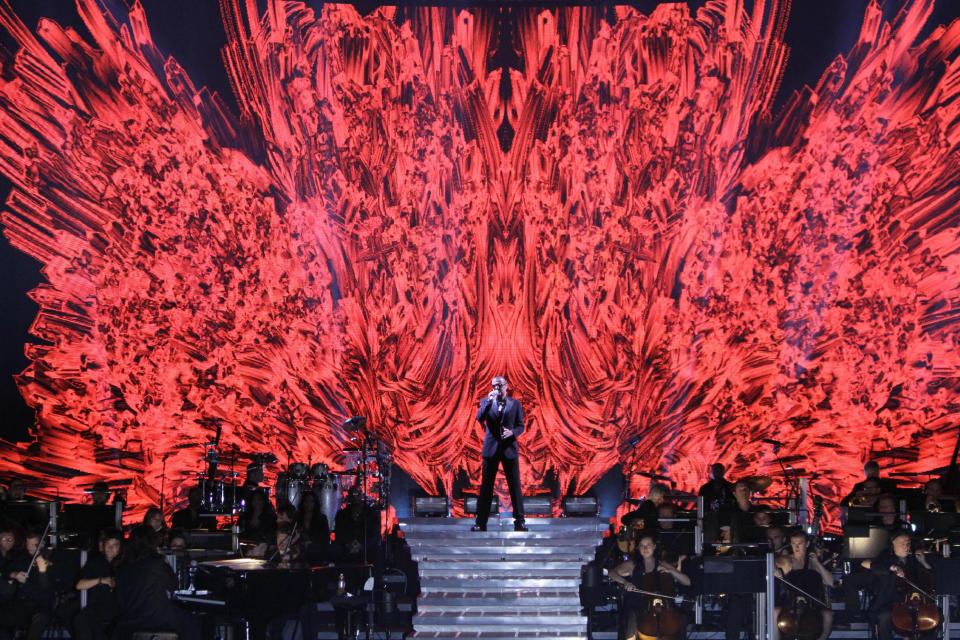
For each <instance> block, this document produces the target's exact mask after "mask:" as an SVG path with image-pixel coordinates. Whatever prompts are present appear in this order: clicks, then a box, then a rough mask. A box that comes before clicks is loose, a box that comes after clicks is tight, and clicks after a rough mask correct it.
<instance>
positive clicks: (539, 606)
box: [417, 598, 580, 616]
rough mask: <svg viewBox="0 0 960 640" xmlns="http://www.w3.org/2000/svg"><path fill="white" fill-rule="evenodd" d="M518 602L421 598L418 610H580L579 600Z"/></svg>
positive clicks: (520, 612)
mask: <svg viewBox="0 0 960 640" xmlns="http://www.w3.org/2000/svg"><path fill="white" fill-rule="evenodd" d="M514 602H515V603H516V604H510V603H509V602H507V601H498V602H490V603H488V604H471V605H464V604H463V603H462V602H454V601H447V602H439V603H436V604H433V603H429V602H424V601H423V600H421V601H420V602H418V603H417V611H418V612H419V613H427V612H429V613H456V612H460V613H477V612H480V613H483V614H485V615H486V614H490V613H497V612H502V613H505V614H506V615H510V616H518V615H537V614H538V613H565V614H570V613H571V612H572V611H573V612H576V611H579V610H580V603H579V602H572V603H571V602H566V601H564V600H560V602H557V603H555V604H549V603H546V602H542V601H539V600H535V599H531V598H527V599H523V598H517V599H515V600H514Z"/></svg>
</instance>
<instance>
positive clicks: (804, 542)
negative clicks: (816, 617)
mask: <svg viewBox="0 0 960 640" xmlns="http://www.w3.org/2000/svg"><path fill="white" fill-rule="evenodd" d="M778 567H780V568H781V571H782V573H783V575H782V578H783V579H784V581H785V582H787V583H789V584H790V585H793V586H795V587H799V588H800V589H802V591H797V590H795V589H791V588H790V587H789V586H787V587H786V588H784V589H782V590H780V592H781V594H782V597H781V599H780V600H779V604H778V606H777V607H775V608H774V615H773V621H771V623H772V624H771V629H773V638H774V640H778V639H779V637H780V634H779V629H778V627H777V625H776V624H775V622H776V620H777V618H778V617H779V616H780V612H781V611H782V610H783V609H784V608H785V607H788V606H789V604H788V603H792V602H793V600H794V599H796V598H803V600H804V602H805V606H807V607H810V608H812V609H815V610H817V611H818V612H819V613H820V616H821V619H822V624H823V631H822V633H821V634H820V637H819V639H818V640H826V639H827V637H829V636H830V630H831V629H832V628H833V611H832V610H831V609H829V608H827V607H824V606H823V605H821V604H819V603H817V602H815V601H813V600H811V599H810V598H809V597H807V595H812V596H813V597H814V598H816V599H817V600H820V602H822V603H824V604H829V600H828V596H827V594H828V593H829V591H828V589H830V588H832V587H833V574H832V573H830V572H829V571H827V569H826V568H825V567H824V566H823V565H822V564H821V563H820V560H819V559H818V558H817V555H816V554H815V553H813V552H812V551H810V540H809V538H807V535H806V534H805V533H804V532H803V531H794V532H793V533H791V534H790V552H789V554H787V555H784V556H782V561H780V563H779V564H778ZM804 592H805V593H804Z"/></svg>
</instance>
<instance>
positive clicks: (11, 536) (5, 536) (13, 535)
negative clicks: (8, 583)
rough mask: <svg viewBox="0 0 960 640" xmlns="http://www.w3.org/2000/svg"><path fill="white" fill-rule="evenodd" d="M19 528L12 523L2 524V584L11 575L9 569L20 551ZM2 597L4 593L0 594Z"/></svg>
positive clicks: (0, 530)
mask: <svg viewBox="0 0 960 640" xmlns="http://www.w3.org/2000/svg"><path fill="white" fill-rule="evenodd" d="M17 528H18V527H17V526H16V525H14V524H13V523H12V522H7V521H4V522H0V582H2V578H4V577H6V576H8V575H10V571H9V569H8V568H7V567H8V566H9V564H10V561H11V560H12V559H13V558H15V557H16V556H17V551H19V549H18V546H19V545H18V544H17ZM0 597H2V593H0Z"/></svg>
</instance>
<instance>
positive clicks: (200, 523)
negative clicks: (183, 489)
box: [170, 487, 217, 529]
mask: <svg viewBox="0 0 960 640" xmlns="http://www.w3.org/2000/svg"><path fill="white" fill-rule="evenodd" d="M202 500H203V494H202V493H201V492H200V487H191V488H190V490H189V491H188V492H187V506H185V507H184V508H183V509H178V510H177V511H174V512H173V518H172V519H171V520H170V526H171V527H173V528H174V529H216V528H217V518H216V517H215V516H204V515H202V514H201V513H200V506H201V502H202Z"/></svg>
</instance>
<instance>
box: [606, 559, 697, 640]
mask: <svg viewBox="0 0 960 640" xmlns="http://www.w3.org/2000/svg"><path fill="white" fill-rule="evenodd" d="M659 566H660V561H659V560H655V561H654V564H653V570H651V571H646V570H645V568H646V567H645V565H644V563H643V558H641V557H637V558H636V560H634V564H633V573H631V574H630V578H629V581H630V583H631V584H632V585H633V586H635V587H637V588H638V589H642V590H644V591H650V592H653V593H662V594H663V595H665V596H675V595H677V585H676V582H675V581H674V579H673V576H672V575H670V574H669V573H661V572H660V571H659ZM652 602H653V598H652V597H651V596H649V595H645V594H641V593H633V592H630V591H624V592H623V611H622V613H621V616H620V637H621V638H626V639H632V638H635V637H636V635H637V627H638V625H639V622H640V618H641V617H642V616H643V615H644V614H645V613H646V612H647V610H648V609H649V608H650V605H651V604H652ZM672 604H673V603H672V602H667V604H666V606H671V605H672ZM684 627H686V625H684Z"/></svg>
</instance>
